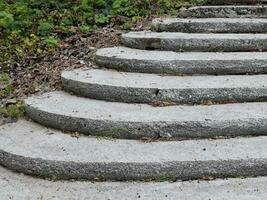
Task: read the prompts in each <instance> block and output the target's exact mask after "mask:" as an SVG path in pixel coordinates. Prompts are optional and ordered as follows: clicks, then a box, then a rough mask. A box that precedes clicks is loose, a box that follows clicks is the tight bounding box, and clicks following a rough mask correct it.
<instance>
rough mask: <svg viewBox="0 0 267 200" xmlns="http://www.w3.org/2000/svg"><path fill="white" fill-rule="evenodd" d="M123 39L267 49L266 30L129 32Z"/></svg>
mask: <svg viewBox="0 0 267 200" xmlns="http://www.w3.org/2000/svg"><path fill="white" fill-rule="evenodd" d="M122 43H123V44H124V45H125V46H127V47H131V48H137V49H146V50H149V49H150V50H151V49H158V50H170V51H206V52H210V51H226V52H227V51H266V50H267V34H246V33H239V34H237V33H236V34H235V33H228V34H223V33H178V32H161V33H159V32H150V31H140V32H129V33H126V34H122Z"/></svg>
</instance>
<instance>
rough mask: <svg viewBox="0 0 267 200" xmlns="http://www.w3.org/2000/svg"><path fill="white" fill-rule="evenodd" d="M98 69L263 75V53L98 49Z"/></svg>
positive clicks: (265, 61) (265, 62) (265, 59)
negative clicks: (99, 67)
mask: <svg viewBox="0 0 267 200" xmlns="http://www.w3.org/2000/svg"><path fill="white" fill-rule="evenodd" d="M96 62H97V64H98V65H99V66H101V67H106V68H111V69H117V70H121V71H127V72H143V73H167V74H174V75H182V74H189V75H191V74H216V75H224V74H246V73H248V74H260V73H267V53H266V52H183V53H179V52H172V51H156V50H154V51H148V50H140V49H131V48H127V47H112V48H104V49H99V50H98V51H97V52H96Z"/></svg>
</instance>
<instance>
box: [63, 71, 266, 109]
mask: <svg viewBox="0 0 267 200" xmlns="http://www.w3.org/2000/svg"><path fill="white" fill-rule="evenodd" d="M62 80H63V85H64V89H65V90H66V91H70V92H73V93H75V94H78V95H79V96H86V97H89V98H95V99H99V100H107V101H117V102H128V103H151V102H155V101H167V102H175V103H176V104H203V103H204V102H207V101H212V102H217V103H225V102H253V101H267V75H225V76H161V75H156V74H141V73H127V72H117V71H111V70H101V69H88V68H84V69H76V70H72V71H65V72H63V73H62Z"/></svg>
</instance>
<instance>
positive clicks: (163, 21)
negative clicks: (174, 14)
mask: <svg viewBox="0 0 267 200" xmlns="http://www.w3.org/2000/svg"><path fill="white" fill-rule="evenodd" d="M152 29H153V30H155V31H170V32H192V33H193V32H199V33H201V32H213V33H266V32H267V19H263V18H157V19H154V20H153V21H152Z"/></svg>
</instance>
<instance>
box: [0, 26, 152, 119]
mask: <svg viewBox="0 0 267 200" xmlns="http://www.w3.org/2000/svg"><path fill="white" fill-rule="evenodd" d="M144 24H146V25H144ZM144 24H143V23H140V24H137V25H136V26H135V27H134V28H133V29H132V30H144V29H148V25H147V24H148V23H147V22H145V23H144ZM122 32H123V30H122V29H120V28H108V27H104V28H99V29H97V30H96V31H90V32H88V33H86V34H84V33H79V34H76V35H73V36H71V37H68V38H66V39H64V40H61V41H60V43H59V49H58V50H57V51H55V52H53V53H52V54H49V53H47V54H45V55H43V56H42V57H39V58H38V57H27V58H26V59H24V60H23V61H22V62H21V63H17V62H15V61H12V60H10V61H8V63H5V65H7V66H8V69H9V70H8V72H6V73H7V75H8V76H9V79H8V80H4V81H1V79H0V89H1V90H2V91H4V90H5V88H7V89H6V90H7V91H5V92H2V93H0V97H1V101H0V124H1V123H3V122H12V121H14V118H17V117H18V116H20V115H21V113H23V106H22V105H23V103H22V102H21V101H20V100H23V99H25V98H26V97H27V96H30V95H32V94H38V93H43V92H48V91H53V90H58V89H61V80H60V74H61V72H62V71H63V70H68V69H75V68H79V67H84V66H91V65H94V58H95V52H96V50H97V49H98V48H103V47H111V46H116V45H118V44H119V43H120V35H121V33H122ZM0 66H1V64H0ZM3 78H5V77H2V79H3ZM8 107H9V109H7V108H8ZM10 108H11V109H10ZM10 116H12V117H10Z"/></svg>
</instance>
